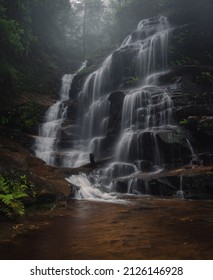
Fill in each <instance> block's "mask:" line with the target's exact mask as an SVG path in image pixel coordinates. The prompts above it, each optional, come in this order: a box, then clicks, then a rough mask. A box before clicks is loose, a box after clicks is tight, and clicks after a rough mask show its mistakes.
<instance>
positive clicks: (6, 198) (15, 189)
mask: <svg viewBox="0 0 213 280" xmlns="http://www.w3.org/2000/svg"><path fill="white" fill-rule="evenodd" d="M28 190H29V191H30V192H31V193H32V195H33V196H34V195H35V192H34V191H33V185H32V184H31V183H29V182H28V180H27V178H26V176H21V177H20V179H19V180H16V181H9V180H7V179H5V178H4V177H3V176H0V212H1V213H3V214H4V215H6V216H8V217H9V218H13V217H14V216H17V215H18V216H22V215H24V213H25V207H24V203H23V200H22V199H23V198H25V197H28V196H29V195H28V193H27V191H28Z"/></svg>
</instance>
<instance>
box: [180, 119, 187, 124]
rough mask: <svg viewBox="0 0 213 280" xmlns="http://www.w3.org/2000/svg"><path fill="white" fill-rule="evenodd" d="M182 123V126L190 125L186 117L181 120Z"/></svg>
mask: <svg viewBox="0 0 213 280" xmlns="http://www.w3.org/2000/svg"><path fill="white" fill-rule="evenodd" d="M180 125H181V126H187V125H188V121H187V120H186V119H183V120H181V121H180Z"/></svg>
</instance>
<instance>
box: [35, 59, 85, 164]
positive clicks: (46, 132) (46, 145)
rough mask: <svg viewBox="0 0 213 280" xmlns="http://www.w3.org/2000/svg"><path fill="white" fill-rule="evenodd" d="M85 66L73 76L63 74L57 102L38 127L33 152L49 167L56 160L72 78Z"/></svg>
mask: <svg viewBox="0 0 213 280" xmlns="http://www.w3.org/2000/svg"><path fill="white" fill-rule="evenodd" d="M85 66H86V62H84V63H83V64H82V65H81V67H80V68H79V69H78V71H77V72H76V73H75V74H73V75H72V74H65V75H64V76H63V77H62V85H61V90H60V92H59V100H58V101H56V103H54V104H53V105H52V106H51V107H50V108H49V109H48V110H47V112H46V114H45V117H44V123H43V124H42V125H41V126H40V127H39V136H38V137H36V141H35V145H34V150H35V154H36V156H37V157H38V158H40V159H43V160H44V161H45V162H46V163H47V164H49V165H55V164H56V160H57V141H58V133H59V131H60V128H61V126H62V123H63V122H64V120H65V118H66V113H67V105H66V101H68V100H69V98H70V96H69V93H70V88H71V84H72V81H73V78H74V77H75V75H77V73H79V72H80V71H81V70H82V69H83V68H84V67H85Z"/></svg>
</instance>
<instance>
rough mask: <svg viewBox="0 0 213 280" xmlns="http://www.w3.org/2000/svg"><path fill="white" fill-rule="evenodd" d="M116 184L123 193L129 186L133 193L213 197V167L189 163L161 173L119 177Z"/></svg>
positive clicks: (192, 197) (180, 196)
mask: <svg viewBox="0 0 213 280" xmlns="http://www.w3.org/2000/svg"><path fill="white" fill-rule="evenodd" d="M131 180H132V181H131ZM115 186H116V187H115V188H116V190H117V191H119V192H121V193H126V192H128V188H130V189H131V188H132V189H131V191H132V192H133V193H142V194H148V195H155V196H163V197H165V196H169V197H171V196H172V197H177V198H185V199H212V198H213V167H212V166H209V167H204V166H200V167H199V166H193V165H192V166H190V165H189V166H185V167H182V168H178V169H173V170H170V171H162V172H160V173H141V174H138V175H135V176H134V177H133V178H132V179H131V178H128V180H127V179H125V178H123V179H122V178H121V179H118V180H116V182H115Z"/></svg>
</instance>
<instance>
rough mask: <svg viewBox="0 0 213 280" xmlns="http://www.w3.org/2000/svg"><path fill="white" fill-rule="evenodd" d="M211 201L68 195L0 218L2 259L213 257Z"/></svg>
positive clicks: (212, 207)
mask: <svg viewBox="0 0 213 280" xmlns="http://www.w3.org/2000/svg"><path fill="white" fill-rule="evenodd" d="M212 236H213V203H212V201H184V200H174V199H167V200H164V199H156V198H155V199H154V198H148V197H146V198H140V199H135V200H132V202H130V203H129V204H127V205H122V204H112V203H100V202H88V201H72V202H71V203H70V204H69V205H68V206H67V207H66V208H59V209H54V210H52V211H40V212H39V213H35V214H33V215H30V216H28V217H27V218H25V219H24V220H23V221H22V222H19V223H17V224H11V223H10V224H9V223H1V229H0V258H1V259H213V238H212Z"/></svg>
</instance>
